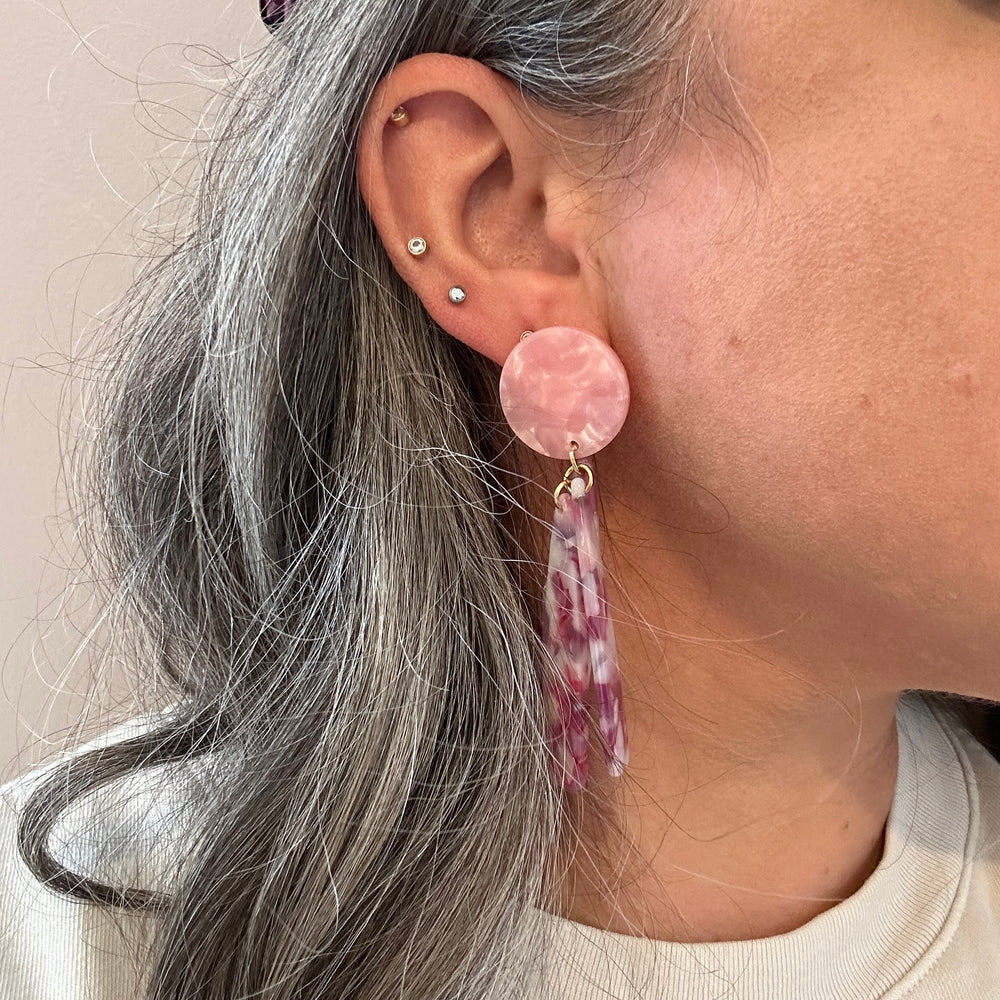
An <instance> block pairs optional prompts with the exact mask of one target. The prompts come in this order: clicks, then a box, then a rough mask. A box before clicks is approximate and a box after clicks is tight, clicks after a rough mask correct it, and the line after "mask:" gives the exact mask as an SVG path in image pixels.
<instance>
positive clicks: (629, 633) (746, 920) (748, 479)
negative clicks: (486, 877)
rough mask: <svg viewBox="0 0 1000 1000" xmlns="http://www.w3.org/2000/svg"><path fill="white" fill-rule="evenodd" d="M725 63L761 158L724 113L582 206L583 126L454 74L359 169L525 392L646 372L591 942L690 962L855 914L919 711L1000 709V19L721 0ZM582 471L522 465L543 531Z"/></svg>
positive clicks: (954, 6) (623, 438)
mask: <svg viewBox="0 0 1000 1000" xmlns="http://www.w3.org/2000/svg"><path fill="white" fill-rule="evenodd" d="M703 30H704V31H710V33H711V40H712V45H713V50H714V53H715V56H716V58H717V60H718V64H719V74H718V76H717V78H716V87H715V88H714V92H716V93H718V81H719V80H723V81H725V82H726V86H727V87H729V88H731V94H730V103H729V107H730V108H735V109H736V110H737V112H738V115H739V120H738V122H737V128H738V130H739V133H740V134H742V135H743V136H744V138H743V139H741V138H738V137H737V135H736V134H735V133H734V131H733V130H732V129H730V128H727V127H725V126H724V125H723V124H722V123H720V120H719V118H718V116H714V115H708V114H704V115H702V116H701V119H700V120H699V116H698V112H697V110H695V109H696V108H697V105H698V95H697V93H695V94H693V95H692V98H693V100H692V109H693V110H692V111H691V114H690V117H689V120H688V124H689V128H687V129H686V130H685V131H684V132H682V134H681V136H680V137H679V138H678V140H677V141H676V142H674V143H673V144H671V145H669V146H664V150H663V152H662V155H657V156H656V157H654V158H653V159H652V161H651V162H648V163H643V164H642V167H641V169H640V170H638V171H637V172H636V173H635V174H634V175H633V176H632V177H630V178H629V183H628V184H621V183H611V182H609V181H608V180H607V179H606V178H605V179H603V180H601V181H600V182H598V181H596V180H595V181H593V182H583V181H581V176H584V175H586V173H587V170H588V168H589V167H590V166H592V164H591V163H589V162H588V161H587V156H588V153H587V151H586V150H587V147H585V146H584V145H582V144H575V143H572V142H570V143H567V142H566V141H565V140H563V141H560V140H558V139H557V138H555V136H554V134H553V132H552V130H551V129H550V127H549V126H552V127H554V128H557V129H559V130H560V132H562V133H563V134H564V135H572V134H573V130H574V129H578V128H579V124H578V123H575V122H571V121H561V120H560V119H559V118H558V116H555V115H553V114H551V113H549V112H543V111H542V110H541V109H539V108H537V107H534V106H531V105H526V103H525V101H524V99H523V98H521V97H520V96H519V95H518V93H517V91H516V89H515V88H514V87H512V86H511V85H510V84H509V82H508V81H506V80H504V79H503V78H502V77H500V76H499V75H498V74H496V73H494V72H492V71H491V70H488V69H486V68H484V67H482V66H480V65H478V64H476V63H473V62H470V61H467V60H462V59H456V58H453V57H448V56H441V55H437V54H428V55H422V56H418V57H416V58H414V59H410V60H407V61H406V62H404V63H401V64H400V65H399V66H397V67H396V68H395V69H394V70H393V71H392V72H391V73H390V74H389V75H388V76H387V77H386V78H385V79H384V80H383V81H382V82H381V83H380V85H379V87H378V89H377V90H376V92H375V93H374V95H373V97H372V101H371V105H370V107H369V109H368V114H367V116H366V120H365V127H364V130H363V135H362V138H361V141H360V145H359V151H358V152H359V169H358V180H359V184H360V186H361V191H362V194H363V196H364V198H365V200H366V202H367V204H368V206H369V209H370V211H371V213H372V217H373V219H374V221H375V223H376V226H377V227H378V230H379V232H380V235H381V236H382V239H383V241H384V243H385V246H386V249H387V251H388V253H389V254H390V256H391V258H392V259H393V261H394V263H395V264H396V266H397V268H398V269H399V271H400V274H401V275H402V276H403V278H404V279H405V280H406V281H407V282H408V283H409V284H410V285H411V286H412V287H413V288H414V289H415V290H416V292H417V293H418V294H419V295H420V297H421V299H422V301H423V302H424V304H425V306H426V307H427V309H428V311H429V312H430V313H431V314H432V315H433V316H434V318H435V319H436V320H437V321H438V322H439V323H440V324H441V325H442V326H443V327H444V328H445V329H446V330H448V332H450V333H451V334H452V335H454V336H456V337H458V338H460V339H462V340H463V341H465V342H466V343H468V344H470V345H471V346H473V347H474V348H475V349H476V350H479V351H481V352H482V353H484V354H486V355H487V356H489V357H491V358H493V359H494V360H495V361H497V362H498V363H500V364H502V363H503V361H504V359H505V358H506V356H507V354H508V353H509V351H510V350H511V349H512V348H513V347H514V345H515V344H516V343H517V340H518V337H519V335H520V332H521V331H522V330H525V329H531V330H537V329H540V328H543V327H545V326H550V325H571V326H579V327H582V328H584V329H586V330H589V331H590V332H592V333H595V334H596V335H598V336H600V337H602V338H603V339H605V340H606V341H607V342H609V343H610V344H611V345H612V346H613V347H614V349H615V350H616V351H617V353H618V354H619V356H620V357H621V358H622V361H623V363H624V364H625V367H626V370H627V371H628V373H629V377H630V381H631V389H632V405H631V409H630V413H629V418H628V420H627V421H626V424H625V427H624V428H623V429H622V431H621V433H620V434H619V435H618V437H617V438H616V439H615V440H614V442H612V444H611V445H610V446H609V447H608V448H606V449H605V450H604V451H602V452H601V453H600V454H599V455H598V456H597V458H596V460H595V463H594V465H595V470H596V473H597V478H598V483H599V489H600V497H601V508H602V539H603V542H602V544H603V545H604V554H605V559H606V562H607V566H608V572H609V600H610V603H611V608H612V611H613V613H614V616H615V628H616V632H617V637H618V649H619V658H620V663H621V669H622V678H623V693H624V709H625V713H626V721H627V725H628V733H629V740H630V745H631V763H630V765H629V768H628V770H627V772H626V777H625V778H624V779H622V781H621V782H617V783H616V782H615V781H614V780H613V779H610V778H608V777H607V775H606V774H604V768H603V764H602V762H601V757H600V750H599V749H598V748H597V747H596V746H595V747H594V748H593V750H592V757H591V761H592V766H591V783H592V785H593V788H594V790H595V791H596V793H597V794H598V795H599V796H601V797H603V798H605V799H606V801H607V802H608V803H609V805H608V808H609V809H610V810H611V814H612V816H613V818H614V823H615V824H616V825H617V829H618V831H619V833H618V834H617V835H616V834H611V833H609V832H608V828H607V826H602V827H601V830H598V823H597V819H596V817H594V816H586V817H585V818H584V830H585V832H586V834H587V837H588V838H589V841H588V843H589V845H590V849H589V850H587V851H584V852H581V854H580V856H579V857H578V858H576V859H575V860H574V861H573V862H572V863H571V864H570V865H569V866H568V868H567V871H566V873H565V874H566V876H567V878H566V882H565V891H564V897H563V901H562V906H561V908H560V912H561V913H563V914H564V915H565V916H568V917H571V918H572V919H575V920H579V921H582V922H584V923H588V924H592V925H595V926H602V927H607V928H609V929H611V930H616V931H618V932H620V933H624V934H637V933H645V934H648V935H649V936H651V937H654V938H660V939H664V940H677V941H718V940H734V939H747V938H755V937H764V936H768V935H772V934H778V933H783V932H786V931H790V930H792V929H794V928H796V927H799V926H801V925H802V924H804V923H806V922H807V921H808V920H810V919H812V918H813V917H815V916H816V915H817V914H819V913H821V912H823V911H824V910H826V909H828V908H829V907H831V906H833V905H835V904H836V903H837V902H838V901H839V900H842V899H844V898H846V897H847V896H849V895H851V894H852V893H853V892H855V891H856V890H857V889H858V888H859V887H860V886H861V884H862V883H863V882H864V881H865V879H867V878H868V876H869V875H870V874H871V873H872V871H873V870H874V868H875V867H876V865H877V864H878V862H879V860H880V858H881V856H882V851H883V846H884V840H883V837H884V829H885V824H886V820H887V817H888V814H889V809H890V806H891V802H892V797H893V792H894V788H895V781H896V774H897V761H898V750H897V739H896V726H895V710H896V706H897V700H898V697H899V694H900V692H901V691H903V690H905V689H909V688H919V689H928V690H941V691H950V692H955V693H958V694H963V695H971V696H978V697H984V698H991V699H1000V670H998V663H1000V632H998V630H997V628H996V622H997V620H998V619H1000V431H998V428H1000V333H998V323H997V320H998V317H1000V200H998V198H997V187H996V172H995V163H996V162H997V159H998V156H1000V100H998V97H997V95H998V94H1000V23H998V20H997V15H996V7H994V6H984V5H977V6H973V5H970V4H964V3H959V2H956V0H880V2H878V3H872V2H871V0H847V2H845V3H841V4H829V3H822V2H820V0H799V2H797V3H795V4H788V3H783V2H779V0H756V2H751V3H747V2H739V3H737V2H735V0H733V2H729V0H726V2H721V0H720V2H716V3H714V4H710V5H709V7H708V8H707V9H706V12H705V28H704V29H703ZM704 37H706V38H707V37H708V36H707V35H705V36H704ZM398 104H406V106H407V108H408V109H409V110H410V114H411V117H412V119H413V121H412V124H411V125H409V126H408V127H406V128H404V129H399V128H396V127H394V126H391V125H386V121H387V119H388V117H389V113H390V112H391V110H392V108H393V107H395V106H396V105H398ZM751 151H752V152H751ZM591 155H592V154H591ZM637 162H638V161H637ZM417 233H419V234H420V235H422V236H424V237H425V238H426V239H427V241H428V245H429V251H428V253H427V254H425V255H424V257H423V258H420V259H414V258H411V257H410V256H409V255H408V254H407V253H406V249H405V247H406V240H407V239H408V238H409V237H410V236H412V235H414V234H417ZM455 283H458V284H461V285H462V286H463V287H464V288H465V289H466V290H467V292H468V298H467V300H466V301H465V302H464V303H463V304H462V305H461V306H454V305H451V304H450V303H449V302H448V299H447V294H446V293H447V289H448V288H449V287H450V286H451V285H452V284H455ZM526 451H527V450H526V449H525V452H526ZM565 464H566V463H560V462H555V461H553V460H551V459H543V460H539V461H538V462H535V463H533V462H532V456H531V455H530V454H526V455H525V457H524V467H525V469H526V470H530V472H531V474H532V475H533V476H534V477H535V478H536V481H537V482H538V483H539V487H540V488H539V495H540V498H541V499H540V500H539V507H538V513H539V515H540V516H542V517H544V516H545V509H546V501H545V499H544V497H545V493H546V491H549V490H551V489H552V487H553V486H554V484H555V482H557V481H558V479H559V478H560V476H561V474H562V471H563V468H564V466H565ZM543 546H544V539H542V540H541V544H539V545H538V547H537V548H536V551H537V553H538V558H539V559H540V560H541V561H542V562H543V563H544V561H545V559H546V550H545V548H544V547H543ZM626 846H627V847H628V851H626V849H625V848H626ZM623 859H624V860H623Z"/></svg>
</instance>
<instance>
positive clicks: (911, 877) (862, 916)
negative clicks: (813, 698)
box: [539, 692, 979, 1000]
mask: <svg viewBox="0 0 1000 1000" xmlns="http://www.w3.org/2000/svg"><path fill="white" fill-rule="evenodd" d="M896 728H897V732H898V734H899V765H898V773H897V778H896V790H895V794H894V797H893V803H892V807H891V809H890V813H889V819H888V825H887V827H886V838H885V849H884V851H883V856H882V860H881V861H880V863H879V865H878V867H877V868H876V869H875V871H874V872H873V873H872V874H871V875H870V876H869V878H868V879H867V880H866V881H865V883H864V884H863V885H862V886H861V888H860V889H859V890H858V891H857V892H856V893H855V894H854V895H852V896H850V897H849V898H847V899H845V900H843V902H841V903H838V904H837V905H835V906H834V907H832V908H831V909H829V910H826V911H824V912H823V913H821V914H819V915H818V916H816V917H814V918H813V919H812V920H810V921H809V922H808V923H807V924H804V925H803V926H802V927H799V928H797V929H796V930H794V931H791V932H789V933H787V934H778V935H775V936H773V937H767V938H757V939H754V940H749V941H723V942H716V943H698V944H682V943H678V942H669V941H657V940H651V939H648V938H641V937H632V936H629V935H626V934H618V933H614V932H611V931H603V930H598V929H597V928H593V927H590V926H588V925H586V924H581V923H577V922H575V921H572V920H567V919H566V918H564V917H560V916H556V915H554V914H550V913H543V911H539V913H542V919H543V922H548V921H551V927H547V928H546V929H547V930H551V932H552V937H551V945H550V950H549V951H548V953H547V958H546V973H545V976H544V978H543V980H542V993H543V995H546V996H552V997H558V998H560V1000H637V998H642V1000H675V998H679V1000H723V998H724V1000H735V998H740V1000H803V998H808V1000H871V998H872V997H876V996H882V995H883V994H884V993H886V992H887V991H888V990H889V989H890V988H891V987H893V986H897V985H900V984H903V983H904V982H908V981H910V980H911V979H914V978H916V977H919V976H920V975H921V972H922V970H923V969H924V968H926V966H927V964H928V963H930V962H932V961H933V960H934V958H935V957H936V955H937V954H938V953H939V952H940V951H942V950H943V949H944V948H945V947H947V944H948V941H949V940H950V939H951V936H952V935H953V933H954V930H955V928H956V926H957V924H958V922H959V919H960V917H961V914H962V911H963V909H964V906H965V901H966V897H967V895H968V886H969V879H970V877H971V865H969V864H967V863H966V859H967V858H968V857H969V856H970V855H971V852H972V851H973V850H974V847H975V842H976V840H977V838H978V834H979V798H978V794H977V790H976V781H975V777H974V775H973V773H972V766H971V764H970V762H969V759H968V757H967V755H966V753H965V750H964V748H963V747H962V745H961V740H960V739H959V737H958V735H957V734H956V733H955V732H954V731H953V729H952V728H951V727H950V725H949V723H948V721H947V720H946V719H945V718H944V716H943V715H942V714H940V713H939V712H938V710H937V709H935V708H934V707H932V706H931V705H929V704H928V703H927V702H926V701H925V700H924V699H923V697H922V696H921V695H920V694H919V693H918V692H907V693H905V694H904V695H903V696H902V697H901V698H900V702H899V707H898V709H897V713H896Z"/></svg>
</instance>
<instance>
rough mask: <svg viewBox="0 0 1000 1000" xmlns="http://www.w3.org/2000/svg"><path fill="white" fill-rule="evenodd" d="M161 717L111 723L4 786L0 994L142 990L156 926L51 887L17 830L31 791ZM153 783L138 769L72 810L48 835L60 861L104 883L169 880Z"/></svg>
mask: <svg viewBox="0 0 1000 1000" xmlns="http://www.w3.org/2000/svg"><path fill="white" fill-rule="evenodd" d="M167 711H169V709H168V710H167ZM162 714H163V713H149V714H143V715H137V716H135V717H133V718H130V719H128V720H126V721H124V722H122V723H119V724H117V725H114V726H111V727H109V728H107V729H106V730H105V731H104V732H102V733H101V734H100V735H98V736H97V737H95V738H93V739H90V740H87V741H85V742H81V743H79V744H78V745H76V746H74V747H71V748H69V749H67V750H64V751H63V752H61V753H59V754H57V755H56V756H54V757H53V758H52V759H50V760H48V761H46V762H45V763H44V764H42V765H39V766H36V767H34V768H32V769H30V770H28V771H26V772H25V773H23V774H21V775H19V776H18V777H16V778H14V779H13V780H12V781H9V782H7V783H6V784H5V785H3V786H2V787H0V997H4V998H7V997H11V998H14V997H16V998H18V1000H57V998H58V1000H84V998H86V1000H119V998H126V997H127V998H129V1000H133V998H135V997H137V996H139V995H141V990H140V989H139V982H140V979H141V977H142V974H143V973H142V969H143V967H144V966H143V962H144V955H146V954H147V953H148V948H146V947H144V945H145V944H148V934H149V932H150V930H151V922H150V921H148V920H147V919H146V918H145V917H144V916H143V915H141V914H134V913H129V912H127V911H122V910H117V909H112V908H108V907H101V906H98V905H96V904H93V903H88V902H86V901H84V900H80V899H76V898H72V897H69V896H66V895H64V894H62V893H58V892H55V891H53V890H51V889H49V888H47V887H46V886H45V885H43V884H42V883H41V882H40V881H39V880H38V879H37V878H36V877H35V875H34V873H33V872H32V871H31V870H30V869H29V868H28V866H27V865H26V863H25V861H24V859H23V857H22V855H21V852H20V850H19V846H18V828H19V825H20V822H21V818H22V816H23V813H24V809H25V806H26V804H27V803H28V801H29V799H30V797H31V795H32V793H33V792H34V791H36V790H37V789H38V788H39V787H40V786H41V785H42V784H43V783H44V782H45V780H46V779H48V778H49V777H52V776H54V775H55V774H56V773H58V771H59V768H60V766H61V765H63V764H65V763H66V762H67V761H68V760H72V759H74V758H76V759H79V758H82V757H83V756H84V755H85V754H87V753H88V752H89V751H92V750H97V749H98V748H100V747H103V746H109V745H111V744H114V743H117V742H119V741H122V740H127V739H130V738H131V737H133V736H138V735H141V734H142V733H143V732H145V731H148V730H150V729H152V728H153V727H154V726H155V724H156V722H157V721H158V719H160V718H162ZM156 779H157V775H155V774H153V773H150V774H145V773H141V774H139V775H136V776H134V777H132V778H130V779H126V780H125V781H124V782H121V783H118V782H116V783H115V786H114V787H108V788H105V789H99V790H98V791H97V792H95V793H92V794H90V795H86V796H84V797H83V798H81V799H79V800H78V801H76V802H74V803H73V804H72V805H70V806H69V807H68V808H66V809H65V810H64V811H63V812H62V813H61V814H60V816H59V818H58V820H57V821H56V822H55V823H54V824H53V828H52V832H51V834H50V836H49V839H48V845H47V846H48V849H49V851H50V852H51V854H52V855H53V857H55V858H56V860H57V861H59V863H60V864H62V865H64V866H65V867H66V868H68V869H69V870H70V871H72V872H74V873H75V874H81V875H87V876H91V877H97V878H99V879H102V880H111V881H126V880H138V881H139V882H140V883H150V882H151V883H157V882H158V881H160V880H162V879H163V877H164V875H165V869H166V866H165V865H164V864H163V863H162V851H157V850H156V849H155V847H156V844H157V838H158V837H159V836H160V835H161V834H163V833H164V832H165V830H168V829H169V827H170V816H169V813H168V811H167V809H166V808H165V805H164V801H163V800H161V799H160V793H161V792H162V791H163V789H162V788H161V787H159V785H160V782H158V781H157V780H156ZM167 801H169V796H168V798H167ZM168 839H169V838H168ZM158 859H160V861H159V863H158Z"/></svg>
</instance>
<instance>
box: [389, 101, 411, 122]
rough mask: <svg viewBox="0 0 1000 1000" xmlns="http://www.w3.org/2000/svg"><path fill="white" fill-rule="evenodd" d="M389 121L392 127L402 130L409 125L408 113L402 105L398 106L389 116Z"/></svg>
mask: <svg viewBox="0 0 1000 1000" xmlns="http://www.w3.org/2000/svg"><path fill="white" fill-rule="evenodd" d="M389 121H391V122H392V123H393V125H398V126H399V127H400V128H402V127H403V126H404V125H409V124H410V113H409V112H408V111H407V110H406V108H404V107H403V105H402V104H400V106H399V107H398V108H396V110H395V111H393V113H392V115H390V117H389Z"/></svg>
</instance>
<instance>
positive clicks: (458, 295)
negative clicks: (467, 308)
mask: <svg viewBox="0 0 1000 1000" xmlns="http://www.w3.org/2000/svg"><path fill="white" fill-rule="evenodd" d="M448 298H449V299H451V301H452V302H454V303H455V305H456V306H457V305H458V304H459V303H460V302H464V301H465V289H464V288H461V287H459V286H458V285H455V286H454V287H452V288H449V289H448Z"/></svg>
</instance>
